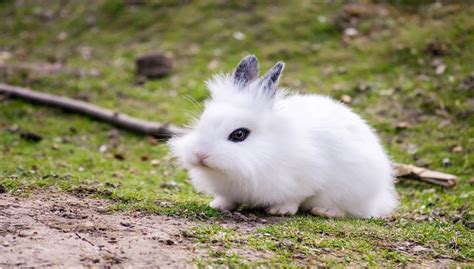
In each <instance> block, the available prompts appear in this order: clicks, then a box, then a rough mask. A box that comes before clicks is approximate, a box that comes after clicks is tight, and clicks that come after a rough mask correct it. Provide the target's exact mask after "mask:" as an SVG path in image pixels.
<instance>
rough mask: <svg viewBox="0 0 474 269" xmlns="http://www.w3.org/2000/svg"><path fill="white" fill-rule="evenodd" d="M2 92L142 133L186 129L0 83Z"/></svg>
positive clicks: (162, 135)
mask: <svg viewBox="0 0 474 269" xmlns="http://www.w3.org/2000/svg"><path fill="white" fill-rule="evenodd" d="M0 93H1V94H6V95H8V96H10V97H16V98H21V99H24V100H28V101H31V102H36V103H40V104H44V105H49V106H53V107H58V108H62V109H65V110H68V111H71V112H75V113H79V114H83V115H87V116H89V117H91V118H94V119H97V120H100V121H104V122H107V123H110V124H112V125H115V126H117V127H120V128H123V129H127V130H130V131H134V132H137V133H141V134H146V135H150V136H154V137H156V138H159V139H167V138H170V137H171V136H173V135H176V134H181V133H183V132H184V131H185V130H184V129H183V128H180V127H177V126H174V125H172V124H163V123H159V122H151V121H146V120H142V119H137V118H133V117H130V116H128V115H126V114H122V113H119V112H115V111H111V110H108V109H104V108H101V107H98V106H95V105H93V104H90V103H87V102H83V101H79V100H74V99H71V98H68V97H63V96H56V95H51V94H47V93H42V92H37V91H33V90H31V89H28V88H21V87H16V86H11V85H7V84H2V83H0Z"/></svg>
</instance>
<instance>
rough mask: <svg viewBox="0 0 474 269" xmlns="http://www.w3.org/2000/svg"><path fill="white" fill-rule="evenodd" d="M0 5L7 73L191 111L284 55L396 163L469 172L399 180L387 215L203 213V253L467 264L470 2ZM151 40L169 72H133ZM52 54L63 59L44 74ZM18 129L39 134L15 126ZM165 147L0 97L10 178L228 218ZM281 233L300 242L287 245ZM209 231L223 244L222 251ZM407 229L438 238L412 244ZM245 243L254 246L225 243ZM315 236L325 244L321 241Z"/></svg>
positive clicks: (77, 94)
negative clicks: (242, 74)
mask: <svg viewBox="0 0 474 269" xmlns="http://www.w3.org/2000/svg"><path fill="white" fill-rule="evenodd" d="M0 18H1V19H0V81H1V82H3V83H9V84H13V85H19V86H24V87H30V88H32V89H35V90H38V91H43V92H48V93H52V94H59V95H64V96H69V97H72V98H77V99H81V100H86V101H88V102H91V103H93V104H96V105H99V106H103V107H105V108H109V109H114V110H117V111H121V112H124V113H127V114H129V115H132V116H136V117H140V118H144V119H148V120H156V121H161V122H172V123H175V124H186V123H188V122H189V121H190V119H191V116H193V115H197V114H198V113H199V107H200V104H201V103H202V102H203V100H205V99H206V97H207V96H208V93H207V91H206V89H205V84H204V81H205V80H206V79H208V78H210V76H211V75H212V74H213V73H218V72H230V71H231V70H232V68H234V66H235V65H236V64H237V63H238V61H239V59H240V58H241V57H243V56H245V55H247V54H255V55H256V56H257V57H258V58H259V60H260V63H261V66H262V69H267V68H269V67H270V66H272V65H273V63H274V62H276V61H278V60H283V61H285V62H286V64H287V65H286V68H285V72H284V74H283V76H282V80H281V85H282V86H284V87H288V88H290V89H293V90H297V91H300V92H310V93H319V94H326V95H330V96H333V97H334V98H336V99H340V100H342V101H344V102H346V103H348V104H349V105H350V106H351V107H352V108H353V109H354V110H355V111H357V112H358V113H360V114H361V115H363V116H364V117H365V118H366V119H367V120H368V121H369V122H370V123H371V124H372V125H373V126H374V127H375V128H376V129H377V131H378V132H379V133H380V135H381V137H382V140H383V143H384V145H385V146H386V148H387V149H388V151H389V152H390V154H391V155H392V157H393V159H394V160H395V161H397V162H404V163H413V164H416V165H419V166H423V167H428V168H431V169H435V170H440V171H444V172H448V173H453V174H456V175H458V176H459V177H460V182H459V184H458V185H457V186H456V187H454V188H452V189H444V188H442V187H437V186H432V185H427V184H425V183H417V182H401V183H399V184H398V186H397V190H398V191H399V192H400V195H401V200H402V203H401V206H400V208H399V210H398V211H397V213H396V214H395V215H394V217H393V218H392V219H389V220H364V221H363V220H324V219H320V218H316V217H312V216H307V215H299V216H297V217H293V218H289V219H288V220H286V221H284V222H282V223H279V224H277V225H269V226H268V227H267V228H265V229H263V230H259V231H257V232H255V233H247V234H239V233H235V231H233V230H228V229H225V228H222V227H220V226H213V225H208V224H203V225H202V226H199V227H198V228H196V229H195V230H194V231H193V233H195V237H196V240H197V241H199V242H201V243H203V244H204V246H205V247H206V248H208V249H209V257H208V258H206V259H202V260H198V261H196V262H197V263H198V264H203V265H206V264H226V265H248V266H253V265H259V264H260V265H266V266H270V265H279V266H312V265H331V264H338V263H341V262H343V263H347V264H356V265H375V264H378V265H380V264H386V265H392V266H393V265H403V264H412V263H422V262H426V263H428V264H430V263H433V262H435V261H436V259H445V260H448V261H449V262H451V263H453V264H471V265H472V261H473V259H474V253H473V244H472V242H473V241H474V238H473V233H472V230H471V229H472V206H473V204H472V201H473V185H472V184H473V183H472V178H473V176H474V175H473V174H474V154H473V151H474V146H473V145H474V143H473V142H474V116H473V113H474V73H473V72H474V68H473V63H474V19H473V18H474V6H473V5H472V2H471V1H368V0H367V1H305V0H301V1H246V0H243V1H225V0H220V1H191V0H189V1H140V0H128V1H127V0H124V1H118V0H117V1H112V0H100V1H46V0H44V1H8V0H3V1H0ZM149 53H160V54H162V55H165V56H166V57H167V59H170V61H172V65H173V68H172V70H171V72H170V73H169V74H168V75H166V76H164V77H163V78H160V79H151V80H146V79H143V78H141V77H138V76H137V75H136V67H135V60H136V59H137V58H138V57H140V56H142V55H146V54H149ZM38 66H39V67H40V68H38ZM45 66H47V67H51V66H59V67H60V68H59V69H60V71H54V72H51V73H46V74H45V72H44V70H43V71H41V70H42V68H41V67H45ZM43 69H44V68H43ZM38 70H40V71H38ZM61 70H62V71H61ZM65 70H69V71H67V72H66V71H65ZM25 132H31V133H35V134H38V135H40V136H41V137H42V138H43V139H42V140H41V141H39V142H32V141H28V140H25V139H22V137H21V133H25ZM167 153H168V150H167V148H166V146H165V145H164V144H162V143H158V142H157V141H155V140H153V139H150V138H147V137H143V136H140V135H136V134H132V133H129V132H126V131H122V130H115V129H114V128H113V127H111V126H109V125H107V124H104V123H99V122H96V121H92V120H90V119H88V118H84V117H82V116H78V115H74V114H71V113H64V112H62V111H60V110H57V109H52V108H48V107H44V106H37V105H31V104H29V103H26V102H23V101H20V100H15V99H9V98H5V97H3V98H2V101H0V184H1V186H2V187H3V188H4V189H5V190H6V191H8V192H12V193H15V194H28V193H29V192H31V191H34V189H36V188H44V187H50V186H54V187H55V188H59V189H61V190H65V191H70V192H73V193H86V194H88V195H92V196H99V197H106V198H111V199H114V200H116V201H117V204H116V207H115V208H114V209H117V210H146V211H149V212H154V213H159V214H168V215H172V216H176V217H190V218H197V219H208V218H222V217H223V216H222V214H220V213H219V212H216V211H215V210H212V209H210V208H209V207H208V206H207V202H208V201H209V197H206V196H203V195H201V194H198V193H196V192H194V191H193V190H192V188H191V186H190V185H189V183H188V182H187V180H186V178H187V176H186V173H185V172H184V171H182V170H181V169H180V168H178V167H176V165H175V163H174V162H173V160H171V158H170V157H169V156H168V154H167ZM162 202H166V203H165V204H166V206H163V203H162ZM469 227H471V228H469ZM321 233H324V234H327V236H326V237H324V238H323V239H320V238H319V237H318V238H317V239H310V240H309V241H304V242H300V241H298V236H296V234H303V235H304V236H306V237H307V238H313V237H312V235H314V234H321ZM222 234H225V235H226V236H224V237H223V236H221V235H222ZM261 234H270V235H271V236H270V237H265V238H264V239H262V238H261V236H260V235H261ZM282 240H289V241H291V242H292V247H291V248H281V247H278V246H279V245H278V242H281V241H282ZM216 241H217V242H219V243H222V244H223V245H224V246H225V249H227V250H224V251H223V250H221V249H219V250H216V249H215V245H216ZM403 242H412V243H413V244H418V245H422V246H424V247H426V248H428V249H429V251H422V252H415V251H410V250H404V249H402V248H400V245H401V244H402V243H403ZM245 247H250V248H251V249H252V250H253V251H255V253H256V254H255V255H256V257H258V258H257V259H249V258H247V257H242V256H239V255H238V254H235V253H232V249H238V248H245ZM321 248H323V249H325V248H327V249H329V250H330V251H328V252H327V253H326V254H324V255H323V254H317V253H319V252H317V251H316V250H317V249H321ZM262 252H265V253H270V254H271V258H268V257H263V256H259V254H258V253H262ZM298 255H299V256H303V257H304V259H302V260H301V259H298V258H297V256H298Z"/></svg>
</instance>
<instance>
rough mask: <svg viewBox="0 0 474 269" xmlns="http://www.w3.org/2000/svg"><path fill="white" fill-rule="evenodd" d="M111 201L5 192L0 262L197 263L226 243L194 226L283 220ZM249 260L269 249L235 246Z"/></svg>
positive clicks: (253, 225) (251, 226) (243, 226)
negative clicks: (127, 206)
mask: <svg viewBox="0 0 474 269" xmlns="http://www.w3.org/2000/svg"><path fill="white" fill-rule="evenodd" d="M112 203H113V202H112V201H108V200H95V199H90V198H87V197H83V196H74V195H71V194H66V193H62V192H58V191H54V190H53V191H51V190H48V191H36V192H35V193H34V194H32V195H31V196H30V197H28V198H25V197H17V196H13V195H11V194H8V193H0V253H2V255H0V268H1V267H9V266H21V267H39V266H41V267H43V266H61V267H81V266H83V267H90V266H99V267H103V266H111V265H119V266H120V267H150V266H159V267H166V268H187V267H194V266H193V265H192V260H193V259H194V258H198V259H200V258H203V259H205V258H207V255H208V250H209V248H210V249H219V250H224V248H223V247H222V246H221V245H219V244H213V245H208V246H204V245H202V244H199V243H196V242H194V241H193V240H194V238H193V237H194V236H193V234H192V232H190V231H191V230H192V227H194V226H196V225H202V224H210V223H214V224H218V225H222V226H224V227H233V228H235V229H237V230H239V231H241V232H244V233H251V232H254V231H255V230H256V229H257V228H258V227H262V226H265V225H268V224H271V223H275V222H278V221H281V220H283V219H285V218H282V217H266V218H260V217H257V216H255V215H253V214H251V213H249V214H242V213H240V212H232V213H231V212H228V214H227V215H226V216H225V217H224V218H222V219H215V220H207V221H204V222H199V221H192V220H188V219H182V218H172V217H166V216H159V215H152V214H147V213H142V212H133V213H110V212H108V210H107V207H108V206H110V205H112ZM233 251H234V252H235V253H238V254H239V255H240V256H242V257H244V258H247V259H249V260H252V259H257V258H262V257H265V256H268V254H267V255H264V253H260V252H258V251H249V250H245V249H234V250H233Z"/></svg>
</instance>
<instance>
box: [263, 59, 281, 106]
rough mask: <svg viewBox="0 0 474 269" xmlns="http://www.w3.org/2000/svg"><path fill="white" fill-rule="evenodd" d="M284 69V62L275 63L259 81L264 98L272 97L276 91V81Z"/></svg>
mask: <svg viewBox="0 0 474 269" xmlns="http://www.w3.org/2000/svg"><path fill="white" fill-rule="evenodd" d="M284 67H285V63H284V62H278V63H276V64H275V65H274V66H273V67H272V69H270V71H268V73H267V74H265V76H263V78H262V80H261V81H260V84H261V90H263V93H264V94H265V95H266V96H269V97H273V96H274V95H275V93H276V90H277V84H278V79H279V78H280V75H281V72H282V71H283V68H284Z"/></svg>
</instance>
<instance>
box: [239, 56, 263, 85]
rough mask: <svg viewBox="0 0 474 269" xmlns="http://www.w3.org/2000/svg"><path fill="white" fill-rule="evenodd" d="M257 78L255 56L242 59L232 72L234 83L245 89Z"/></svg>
mask: <svg viewBox="0 0 474 269" xmlns="http://www.w3.org/2000/svg"><path fill="white" fill-rule="evenodd" d="M257 77H258V60H257V57H255V55H249V56H246V57H244V58H243V59H242V60H241V61H240V63H239V65H238V66H237V68H236V69H235V72H234V83H235V84H236V85H239V86H241V87H245V86H246V85H248V84H249V83H250V82H252V81H254V80H255V79H256V78H257Z"/></svg>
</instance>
